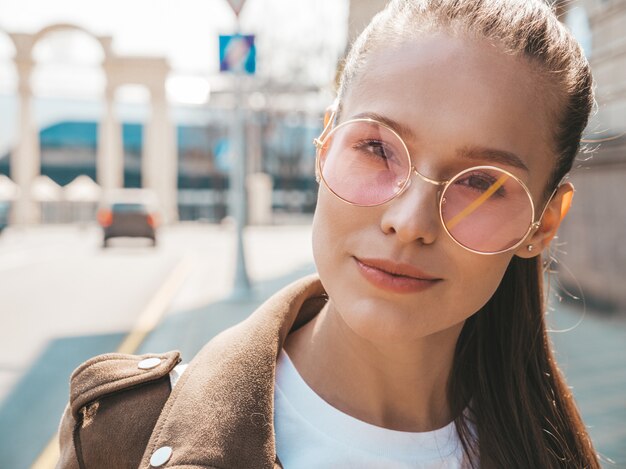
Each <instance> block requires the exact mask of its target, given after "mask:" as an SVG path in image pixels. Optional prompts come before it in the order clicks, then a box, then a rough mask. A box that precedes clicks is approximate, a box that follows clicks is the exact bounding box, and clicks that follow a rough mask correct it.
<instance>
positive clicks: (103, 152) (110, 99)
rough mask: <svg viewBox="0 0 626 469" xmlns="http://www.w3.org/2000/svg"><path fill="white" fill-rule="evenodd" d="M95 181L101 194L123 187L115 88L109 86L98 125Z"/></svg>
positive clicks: (120, 138) (122, 155)
mask: <svg viewBox="0 0 626 469" xmlns="http://www.w3.org/2000/svg"><path fill="white" fill-rule="evenodd" d="M107 79H109V78H108V77H107ZM96 179H97V180H98V184H100V186H101V187H102V189H103V193H106V191H108V190H110V189H117V188H121V187H124V147H123V143H122V129H121V126H120V123H119V122H118V121H117V118H116V116H115V88H114V87H113V86H110V85H107V88H106V91H105V105H104V116H103V117H102V121H101V122H100V124H99V125H98V155H97V161H96Z"/></svg>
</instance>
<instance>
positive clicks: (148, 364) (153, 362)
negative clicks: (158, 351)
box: [137, 357, 161, 370]
mask: <svg viewBox="0 0 626 469" xmlns="http://www.w3.org/2000/svg"><path fill="white" fill-rule="evenodd" d="M159 363H161V359H160V358H157V357H152V358H146V359H144V360H141V361H140V362H139V363H138V364H137V367H139V369H141V370H149V369H150V368H154V367H155V366H157V365H159Z"/></svg>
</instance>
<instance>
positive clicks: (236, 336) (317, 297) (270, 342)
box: [141, 275, 327, 469]
mask: <svg viewBox="0 0 626 469" xmlns="http://www.w3.org/2000/svg"><path fill="white" fill-rule="evenodd" d="M326 300H327V296H326V294H325V292H324V289H323V287H322V285H321V282H320V281H319V278H318V277H317V275H311V276H308V277H305V278H303V279H301V280H298V281H297V282H295V283H292V284H291V285H289V286H287V287H285V288H284V289H283V290H281V291H280V292H278V293H276V294H275V295H274V296H272V297H271V298H270V299H268V300H267V301H266V302H265V303H263V305H261V306H260V307H259V308H258V309H257V310H256V311H255V312H254V313H253V314H252V315H251V316H249V317H248V318H247V319H246V320H245V321H243V322H241V323H240V324H238V325H236V326H234V327H232V328H230V329H228V330H226V331H224V332H222V333H221V334H219V335H218V336H216V337H215V338H213V339H212V340H211V341H210V342H209V343H207V344H206V345H205V346H204V347H203V348H202V350H200V352H199V353H198V354H197V355H196V357H195V358H194V359H193V360H192V361H191V362H190V364H189V366H188V367H187V369H186V370H185V373H183V375H182V377H181V378H180V381H179V382H178V383H177V385H176V387H175V388H174V390H173V391H172V394H171V396H170V398H169V399H168V401H167V403H166V404H165V406H164V408H163V411H162V412H161V416H160V417H159V420H158V422H157V424H156V426H155V427H154V430H153V432H152V436H151V438H150V442H149V443H148V446H147V447H146V452H145V453H144V456H143V462H142V465H141V467H142V468H143V467H150V465H149V460H150V457H151V455H152V453H153V452H154V451H156V450H157V449H159V448H161V447H163V446H169V447H171V448H172V450H173V451H172V456H171V458H170V460H169V461H168V464H167V466H166V467H178V466H184V467H185V468H187V469H191V468H207V467H219V468H221V469H226V468H241V467H246V468H247V467H254V468H274V467H280V463H279V462H278V460H277V458H276V450H275V441H274V376H275V369H276V360H277V358H278V354H279V352H280V350H281V348H282V346H283V343H284V341H285V338H286V337H287V335H288V334H289V332H290V331H291V330H293V329H297V328H298V327H300V326H301V325H303V324H305V323H306V322H308V321H309V320H310V319H311V318H313V317H314V316H315V315H316V314H317V313H318V312H319V311H320V309H321V308H322V306H323V305H324V303H325V302H326Z"/></svg>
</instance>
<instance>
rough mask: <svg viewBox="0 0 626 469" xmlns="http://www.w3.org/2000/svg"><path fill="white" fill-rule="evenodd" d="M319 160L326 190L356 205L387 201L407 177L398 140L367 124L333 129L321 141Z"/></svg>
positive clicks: (405, 157)
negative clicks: (322, 141) (322, 142)
mask: <svg viewBox="0 0 626 469" xmlns="http://www.w3.org/2000/svg"><path fill="white" fill-rule="evenodd" d="M319 158H320V170H321V173H322V177H323V178H324V181H325V183H326V184H327V186H328V188H329V189H330V190H332V191H333V192H334V193H335V194H337V195H338V196H339V197H341V198H342V199H344V200H345V201H347V202H350V203H353V204H357V205H365V206H369V205H378V204H381V203H384V202H386V201H388V200H390V199H391V198H393V197H394V195H396V194H397V193H398V192H399V191H400V190H401V189H402V187H403V186H404V184H405V183H406V180H407V176H408V174H409V156H408V154H407V151H406V148H405V147H404V144H403V143H402V141H401V140H400V139H399V138H398V137H397V136H396V135H395V134H394V133H393V132H392V131H390V130H389V129H387V128H386V127H384V126H382V125H381V124H378V123H375V122H370V121H350V122H347V123H345V124H342V125H340V126H338V127H337V128H335V129H334V130H333V131H332V132H331V133H330V134H329V135H328V137H327V138H326V140H325V141H324V144H323V146H322V148H321V149H320V154H319Z"/></svg>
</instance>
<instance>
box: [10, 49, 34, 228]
mask: <svg viewBox="0 0 626 469" xmlns="http://www.w3.org/2000/svg"><path fill="white" fill-rule="evenodd" d="M20 55H22V56H21V57H20ZM24 55H25V54H24ZM15 65H16V68H17V73H18V78H19V84H18V95H19V111H18V112H19V134H18V140H17V145H16V148H15V150H14V151H12V152H11V178H12V179H13V181H14V182H15V183H16V184H17V185H18V186H19V188H20V196H19V199H18V200H16V201H15V209H14V211H13V218H14V222H15V223H19V224H28V223H37V222H39V218H40V214H39V206H38V204H37V203H36V202H35V201H33V199H32V197H31V194H30V191H31V186H32V183H33V181H34V180H35V178H36V177H37V176H39V174H41V154H40V148H39V131H38V128H37V125H36V123H35V120H34V117H33V109H32V100H33V93H32V89H31V85H30V77H31V72H32V69H33V66H34V62H33V61H32V59H31V58H30V48H29V52H28V56H27V57H24V56H23V54H20V51H19V50H18V54H17V57H16V59H15Z"/></svg>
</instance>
